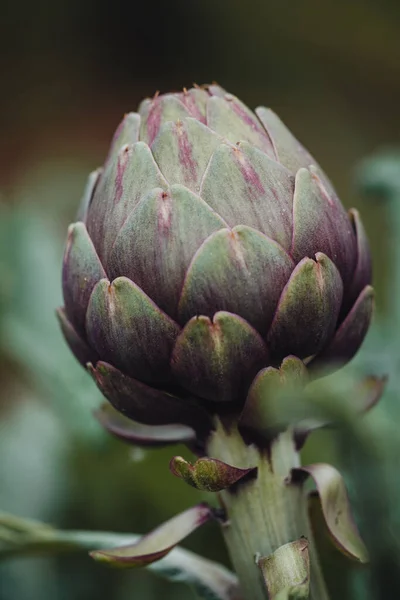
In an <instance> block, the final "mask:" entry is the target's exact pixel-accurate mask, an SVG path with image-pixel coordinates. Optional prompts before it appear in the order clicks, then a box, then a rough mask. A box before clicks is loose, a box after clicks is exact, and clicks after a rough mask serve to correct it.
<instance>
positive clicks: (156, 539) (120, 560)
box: [90, 504, 212, 568]
mask: <svg viewBox="0 0 400 600" xmlns="http://www.w3.org/2000/svg"><path fill="white" fill-rule="evenodd" d="M211 518H212V510H211V508H210V507H209V506H208V505H207V504H198V505H197V506H194V507H193V508H190V509H188V510H186V511H185V512H183V513H181V514H180V515H177V516H176V517H173V518H172V519H170V520H169V521H167V522H166V523H164V524H163V525H161V526H160V527H157V528H156V529H154V530H153V531H151V532H150V533H149V534H147V535H145V536H143V537H142V538H140V540H139V541H138V542H136V543H135V544H132V545H128V546H121V547H120V548H111V549H109V550H95V551H94V552H91V553H90V555H91V557H92V558H94V559H95V560H98V561H101V562H106V563H108V564H109V565H110V566H113V567H122V568H124V567H125V568H132V567H144V566H146V565H148V564H150V563H152V562H154V561H156V560H160V558H163V557H164V556H166V555H167V554H168V553H169V552H170V551H171V550H172V548H174V547H175V546H176V545H177V544H178V543H179V542H180V541H181V540H183V539H184V538H185V537H187V536H188V535H190V534H191V533H192V532H193V531H194V530H195V529H197V528H198V527H200V525H203V523H206V522H207V521H209V520H210V519H211Z"/></svg>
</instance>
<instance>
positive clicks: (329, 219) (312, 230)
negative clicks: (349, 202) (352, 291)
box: [290, 167, 356, 292]
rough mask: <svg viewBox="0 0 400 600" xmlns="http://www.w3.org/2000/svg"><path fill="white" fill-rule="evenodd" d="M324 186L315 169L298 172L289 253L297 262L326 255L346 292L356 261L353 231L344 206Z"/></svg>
mask: <svg viewBox="0 0 400 600" xmlns="http://www.w3.org/2000/svg"><path fill="white" fill-rule="evenodd" d="M325 183H326V182H323V181H322V179H321V178H320V177H319V174H318V171H317V170H316V169H315V168H312V167H311V169H310V170H309V169H303V168H302V169H300V170H299V171H298V172H297V175H296V183H295V190H294V199H293V239H292V248H291V252H290V253H291V255H292V256H293V258H294V259H295V261H296V262H298V261H300V260H301V259H302V258H304V257H305V256H308V257H312V256H314V255H315V254H316V253H317V252H323V253H324V254H326V255H327V256H328V257H329V258H330V259H331V260H332V261H333V262H334V263H335V265H336V266H337V268H338V269H339V272H340V275H341V277H342V280H343V283H344V287H345V291H346V292H347V290H348V289H349V286H350V284H351V279H352V275H353V272H354V267H355V260H356V246H355V237H354V232H353V229H352V227H351V223H350V219H349V218H348V216H347V214H346V212H345V210H344V208H343V206H342V205H341V203H340V201H339V200H338V198H337V197H336V195H334V194H333V193H332V190H329V189H328V188H327V185H325Z"/></svg>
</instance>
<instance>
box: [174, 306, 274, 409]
mask: <svg viewBox="0 0 400 600" xmlns="http://www.w3.org/2000/svg"><path fill="white" fill-rule="evenodd" d="M267 363H268V351H267V348H266V345H265V343H264V341H263V340H262V338H261V336H260V335H259V334H258V333H257V332H256V331H255V329H253V328H252V327H251V326H250V325H249V324H248V323H247V322H246V321H245V320H244V319H242V318H241V317H239V316H238V315H234V314H231V313H228V312H217V313H216V314H215V315H214V318H213V319H212V320H211V319H209V318H208V317H205V316H199V317H193V318H192V319H191V320H190V321H189V322H188V323H187V324H186V326H185V327H184V329H183V330H182V332H181V334H180V335H179V337H178V339H177V341H176V345H175V348H174V352H173V355H172V361H171V364H172V370H173V373H174V375H175V378H176V380H177V381H178V382H179V383H180V384H181V385H182V386H183V387H184V388H185V389H187V390H188V391H189V392H192V393H193V394H195V395H197V396H200V397H202V398H206V399H207V400H212V401H214V402H227V401H230V402H238V401H240V400H241V399H243V398H244V397H245V394H246V392H247V389H248V387H249V386H250V384H251V382H252V380H253V378H254V377H255V375H256V374H257V373H258V371H259V370H260V369H261V368H262V367H264V366H265V365H266V364H267Z"/></svg>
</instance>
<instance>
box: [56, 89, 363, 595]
mask: <svg viewBox="0 0 400 600" xmlns="http://www.w3.org/2000/svg"><path fill="white" fill-rule="evenodd" d="M370 284H371V260H370V253H369V248H368V242H367V238H366V234H365V231H364V228H363V225H362V223H361V221H360V218H359V215H358V213H357V211H355V210H351V211H350V213H349V214H347V213H346V211H345V210H344V208H343V206H342V204H341V202H340V200H339V199H338V197H337V195H336V192H335V191H334V189H333V187H332V185H331V183H330V181H329V179H328V178H327V176H326V175H325V173H324V172H323V171H322V170H321V168H320V167H319V166H318V164H317V163H316V161H315V160H314V159H313V158H312V156H311V155H310V154H309V153H308V151H307V150H306V149H305V148H304V147H303V146H302V145H301V144H300V143H299V142H298V141H297V140H296V139H295V138H294V137H293V135H292V134H291V133H290V131H289V130H288V129H287V128H286V127H285V125H284V124H283V123H282V121H281V120H280V119H279V118H278V117H277V116H276V115H275V114H274V113H273V112H272V111H271V110H269V109H266V108H258V109H257V110H256V111H255V113H253V112H252V111H250V110H249V109H248V108H247V107H246V106H245V105H244V104H243V103H242V102H240V100H238V99H237V98H236V97H235V96H233V95H231V94H228V93H227V92H225V91H224V90H223V89H222V88H220V87H219V86H217V85H210V86H205V87H203V88H198V87H195V88H193V89H190V90H186V89H184V90H183V92H179V93H171V94H163V95H156V96H155V97H154V98H152V99H147V100H145V101H144V102H143V103H142V104H141V105H140V107H139V110H138V112H137V113H129V114H127V115H126V116H125V117H124V119H123V121H122V123H121V124H120V126H119V127H118V129H117V131H116V133H115V135H114V139H113V141H112V144H111V148H110V151H109V154H108V156H107V158H106V161H105V163H104V166H103V168H102V169H98V170H97V171H95V172H94V173H92V174H91V175H90V177H89V180H88V184H87V187H86V190H85V193H84V196H83V200H82V204H81V208H80V211H79V215H78V219H77V222H76V223H75V224H73V225H71V226H70V229H69V234H68V241H67V248H66V251H65V257H64V265H63V293H64V301H65V308H63V309H60V311H59V319H60V322H61V327H62V330H63V333H64V335H65V338H66V340H67V342H68V344H69V345H70V347H71V349H72V351H73V352H74V354H75V355H76V357H77V359H78V360H79V361H80V362H81V363H82V365H83V366H84V367H86V368H88V369H89V370H90V372H91V373H92V375H93V377H94V379H95V381H96V383H97V385H98V386H99V388H100V389H101V391H102V392H103V394H104V396H105V397H106V398H107V399H108V400H109V401H110V403H111V404H112V405H113V406H114V408H115V409H117V411H119V412H120V413H123V414H124V415H125V416H126V417H128V418H129V419H132V420H134V421H135V422H136V426H137V427H136V429H135V428H134V429H133V430H132V431H133V433H132V434H128V433H126V431H127V428H128V429H129V426H128V425H126V423H122V422H120V421H119V420H118V416H117V413H115V414H113V415H112V416H110V414H109V413H103V421H104V422H105V424H106V426H107V427H108V428H109V429H110V431H112V432H113V433H116V434H117V435H120V437H125V438H129V439H130V440H131V441H132V440H133V441H136V443H151V442H153V443H155V444H157V443H169V442H171V441H174V440H180V441H186V442H187V443H189V444H190V447H191V448H192V449H194V450H195V451H197V453H198V454H200V456H201V458H200V460H199V461H198V462H197V463H195V465H189V464H188V463H186V461H184V460H183V459H181V458H180V457H176V459H174V460H173V462H172V463H171V469H172V471H173V473H175V474H176V475H179V476H180V477H182V478H183V479H185V480H186V481H187V482H188V483H190V484H191V485H194V486H195V487H198V488H199V489H206V490H209V491H218V492H221V493H222V500H223V506H224V511H225V512H226V513H227V514H226V521H225V528H224V534H225V538H226V541H227V544H228V547H229V550H230V553H231V556H232V561H233V563H234V566H235V568H236V570H237V572H238V575H239V579H240V583H241V586H242V590H243V592H244V596H245V599H246V600H250V598H251V600H259V599H262V598H265V597H266V594H267V593H268V596H269V597H271V598H273V597H275V595H274V594H275V592H274V591H273V588H274V584H273V583H271V581H272V580H275V579H276V577H277V580H279V581H280V580H281V579H282V573H281V572H280V573H278V575H276V573H275V574H272V575H271V573H268V565H267V566H265V565H266V563H265V564H264V563H263V562H262V561H261V562H260V561H259V562H258V566H259V567H260V569H261V571H262V572H263V575H264V579H265V581H266V584H265V585H266V587H263V586H261V584H260V575H259V571H258V567H257V566H255V563H254V556H255V555H256V554H257V555H258V554H260V555H262V556H269V555H271V556H273V555H274V553H275V552H277V551H281V549H282V548H287V545H288V544H289V545H290V544H295V546H290V548H287V552H288V556H289V559H288V561H289V563H290V560H291V559H290V556H291V553H292V552H293V553H294V554H295V555H301V556H303V557H304V542H301V540H302V539H303V537H304V536H305V537H306V538H307V539H308V540H309V541H308V543H309V552H310V554H311V556H312V560H311V588H310V589H311V594H312V597H313V598H314V599H315V600H316V599H317V598H318V600H323V599H324V598H326V597H327V596H326V591H325V588H324V584H323V579H322V575H321V573H320V571H319V566H318V561H317V558H316V555H315V549H314V546H313V542H312V534H311V530H310V527H309V523H308V517H307V514H306V512H307V511H306V508H305V506H306V504H305V499H304V493H303V489H302V486H301V485H300V484H299V477H298V476H296V477H294V476H293V473H295V472H297V473H298V472H299V469H300V467H299V459H298V454H297V448H296V438H295V435H294V433H293V431H291V430H290V429H289V430H288V431H286V432H282V431H280V432H275V433H274V434H273V433H271V432H269V433H268V434H267V433H266V429H268V423H267V426H266V425H265V423H264V422H263V414H264V408H265V404H266V403H267V402H268V394H269V390H271V385H270V384H271V382H272V381H278V380H279V381H280V382H281V383H282V382H285V381H286V380H288V378H289V376H290V377H291V378H292V380H293V376H294V380H295V381H297V382H298V385H299V386H300V385H304V382H305V381H306V377H307V375H308V373H312V372H313V370H314V369H316V368H317V367H318V366H321V365H327V364H329V365H330V366H332V367H333V368H335V367H338V366H342V365H343V364H345V363H346V362H347V361H349V360H350V359H351V358H352V357H353V356H354V354H355V353H356V352H357V350H358V348H359V346H360V345H361V343H362V341H363V338H364V336H365V334H366V332H367V329H368V327H369V323H370V320H371V314H372V308H373V290H372V288H371V285H370ZM105 414H106V415H108V416H106V417H104V415H105ZM138 423H139V424H141V425H138ZM171 424H174V425H175V429H173V430H168V429H167V430H165V429H162V428H163V427H166V426H168V425H171ZM148 426H151V427H148ZM132 427H134V426H133V425H132ZM266 452H267V454H268V458H266V456H267V455H266ZM282 457H284V460H283V458H282ZM266 465H267V466H266ZM313 467H314V468H313ZM316 467H317V465H314V466H313V465H311V466H310V467H308V468H304V469H303V477H307V476H308V475H310V476H311V477H313V478H314V480H315V482H316V484H317V488H318V490H319V492H320V495H321V499H322V503H323V507H324V485H325V484H327V481H328V483H329V485H334V487H335V486H336V485H339V488H338V489H337V490H336V491H337V497H340V498H342V503H343V505H345V506H346V507H347V504H346V494H345V492H343V489H342V487H341V486H342V482H341V480H340V476H339V480H338V479H337V476H338V474H337V472H334V473H333V472H332V470H330V469H332V468H331V467H329V468H328V470H325V471H323V472H321V470H320V469H318V468H316ZM292 470H293V473H292ZM289 480H291V481H292V485H289V484H288V481H289ZM332 481H334V483H333V484H332ZM338 481H339V482H340V483H339V484H338ZM239 484H240V487H239V488H238V489H237V486H238V485H239ZM327 485H328V484H327ZM232 486H234V487H235V486H236V487H235V490H236V491H235V493H234V494H232V493H231V492H232ZM321 486H322V487H321ZM328 487H329V486H328ZM335 489H336V488H335ZM223 490H224V491H223ZM260 490H261V491H260ZM338 490H339V491H338ZM222 491H223V492H222ZM223 494H225V495H223ZM260 498H263V502H265V503H267V505H268V509H267V508H264V509H263V511H261V510H260ZM249 506H251V507H252V509H251V510H252V512H251V514H248V515H247V517H246V513H248V507H249ZM338 510H339V509H338ZM199 511H200V512H201V515H202V517H201V518H200V520H201V521H202V520H203V517H204V514H205V513H204V509H199ZM328 512H329V511H328ZM206 513H207V515H208V514H209V513H208V512H207V511H206ZM191 514H192V513H191ZM340 514H346V515H347V516H348V511H347V508H346V509H344V508H343V506H341V508H340ZM196 515H197V513H196ZM197 516H198V515H197ZM197 516H196V518H197ZM196 518H195V520H196ZM329 519H330V517H329V515H328V517H327V520H328V525H329ZM330 520H331V522H333V521H332V519H330ZM347 521H348V522H349V523H350V521H351V520H350V517H349V516H348V519H347ZM191 522H192V521H191ZM228 522H229V523H230V527H227V526H226V523H228ZM342 525H343V524H341V526H342ZM174 526H175V525H174ZM184 529H185V527H184ZM189 529H190V527H189ZM331 529H332V528H331ZM342 530H343V527H342ZM342 530H341V531H342ZM349 530H351V532H352V533H351V535H350V538H351V539H352V540H353V541H354V536H355V537H356V538H357V535H356V533H355V531H356V530H355V529H354V527H353V525H352V524H350V525H349ZM185 531H186V529H185ZM186 532H188V530H187V531H186ZM249 532H251V535H250V534H249ZM331 532H332V533H333V535H334V537H335V525H333V531H331ZM342 533H343V531H342ZM352 536H353V537H352ZM336 538H337V539H338V541H339V545H341V546H342V547H344V549H345V550H346V552H347V553H348V554H353V555H356V556H357V555H358V558H360V556H361V554H363V552H362V551H361V550H360V551H359V552H358V551H357V549H355V548H354V545H353V546H352V542H349V543H347V542H346V541H343V536H342V537H341V533H340V532H337V535H336ZM357 539H358V538H357ZM296 540H297V541H296ZM299 540H300V541H299ZM296 544H297V545H296ZM360 544H361V542H360ZM355 545H356V546H357V544H355ZM359 548H360V546H359ZM285 553H286V550H285V552H284V555H285V556H286V554H285ZM133 554H134V555H135V556H137V553H135V552H134V553H133ZM139 554H140V552H139ZM115 556H117V555H114V558H115ZM121 556H123V557H124V558H123V560H126V552H125V553H123V554H122V555H120V556H119V558H120V559H121V560H122V558H121ZM152 556H153V555H152ZM157 556H159V555H157ZM103 558H104V555H103ZM142 559H143V557H142ZM142 559H141V560H142ZM135 560H136V559H135ZM143 560H144V561H146V560H147V559H143ZM360 560H361V558H360ZM133 562H135V561H133ZM139 562H140V561H139ZM303 563H304V561H303ZM303 563H302V565H303V566H302V569H303V570H304V569H306V570H307V568H306V566H305V563H304V564H303ZM268 564H269V565H270V564H272V563H268ZM277 564H278V565H280V566H282V565H284V564H286V562H285V561H283V562H282V561H280V560H279V561H277ZM264 567H265V568H264ZM279 568H280V567H279ZM255 570H256V571H257V573H256V572H255ZM278 570H279V569H278ZM274 578H275V579H274ZM306 579H307V578H306ZM289 580H290V577H289ZM295 583H296V582H295ZM297 583H299V582H297ZM308 583H310V580H309V579H308ZM303 584H304V582H302V581H301V582H300V584H299V585H303ZM263 585H264V584H263ZM289 587H290V586H289ZM307 590H308V587H307ZM277 591H278V592H279V591H280V590H279V589H278V590H277ZM300 591H301V590H300ZM303 592H304V594H306V593H307V594H308V591H304V589H303ZM303 592H301V593H303ZM282 597H283V596H282ZM285 597H286V596H285ZM287 597H288V598H289V596H287ZM302 597H308V596H306V595H304V596H302Z"/></svg>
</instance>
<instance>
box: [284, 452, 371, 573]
mask: <svg viewBox="0 0 400 600" xmlns="http://www.w3.org/2000/svg"><path fill="white" fill-rule="evenodd" d="M292 473H293V474H294V475H296V474H303V473H305V474H306V475H310V476H311V477H312V478H313V480H314V482H315V485H316V486H317V490H318V494H319V497H320V501H321V508H322V512H323V515H324V517H325V521H326V524H327V526H328V529H329V531H330V534H331V535H332V538H333V540H334V542H335V544H336V545H337V546H338V548H339V549H340V550H341V551H342V552H344V553H345V554H347V555H348V556H350V557H351V558H354V559H356V560H358V561H360V562H362V563H365V562H368V551H367V549H366V547H365V545H364V542H363V541H362V539H361V537H360V534H359V532H358V529H357V526H356V524H355V522H354V519H353V516H352V513H351V508H350V503H349V498H348V495H347V490H346V486H345V484H344V481H343V478H342V476H341V474H340V473H339V471H338V470H337V469H335V467H332V466H331V465H327V464H323V463H316V464H313V465H308V466H305V467H298V468H296V469H293V470H292Z"/></svg>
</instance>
